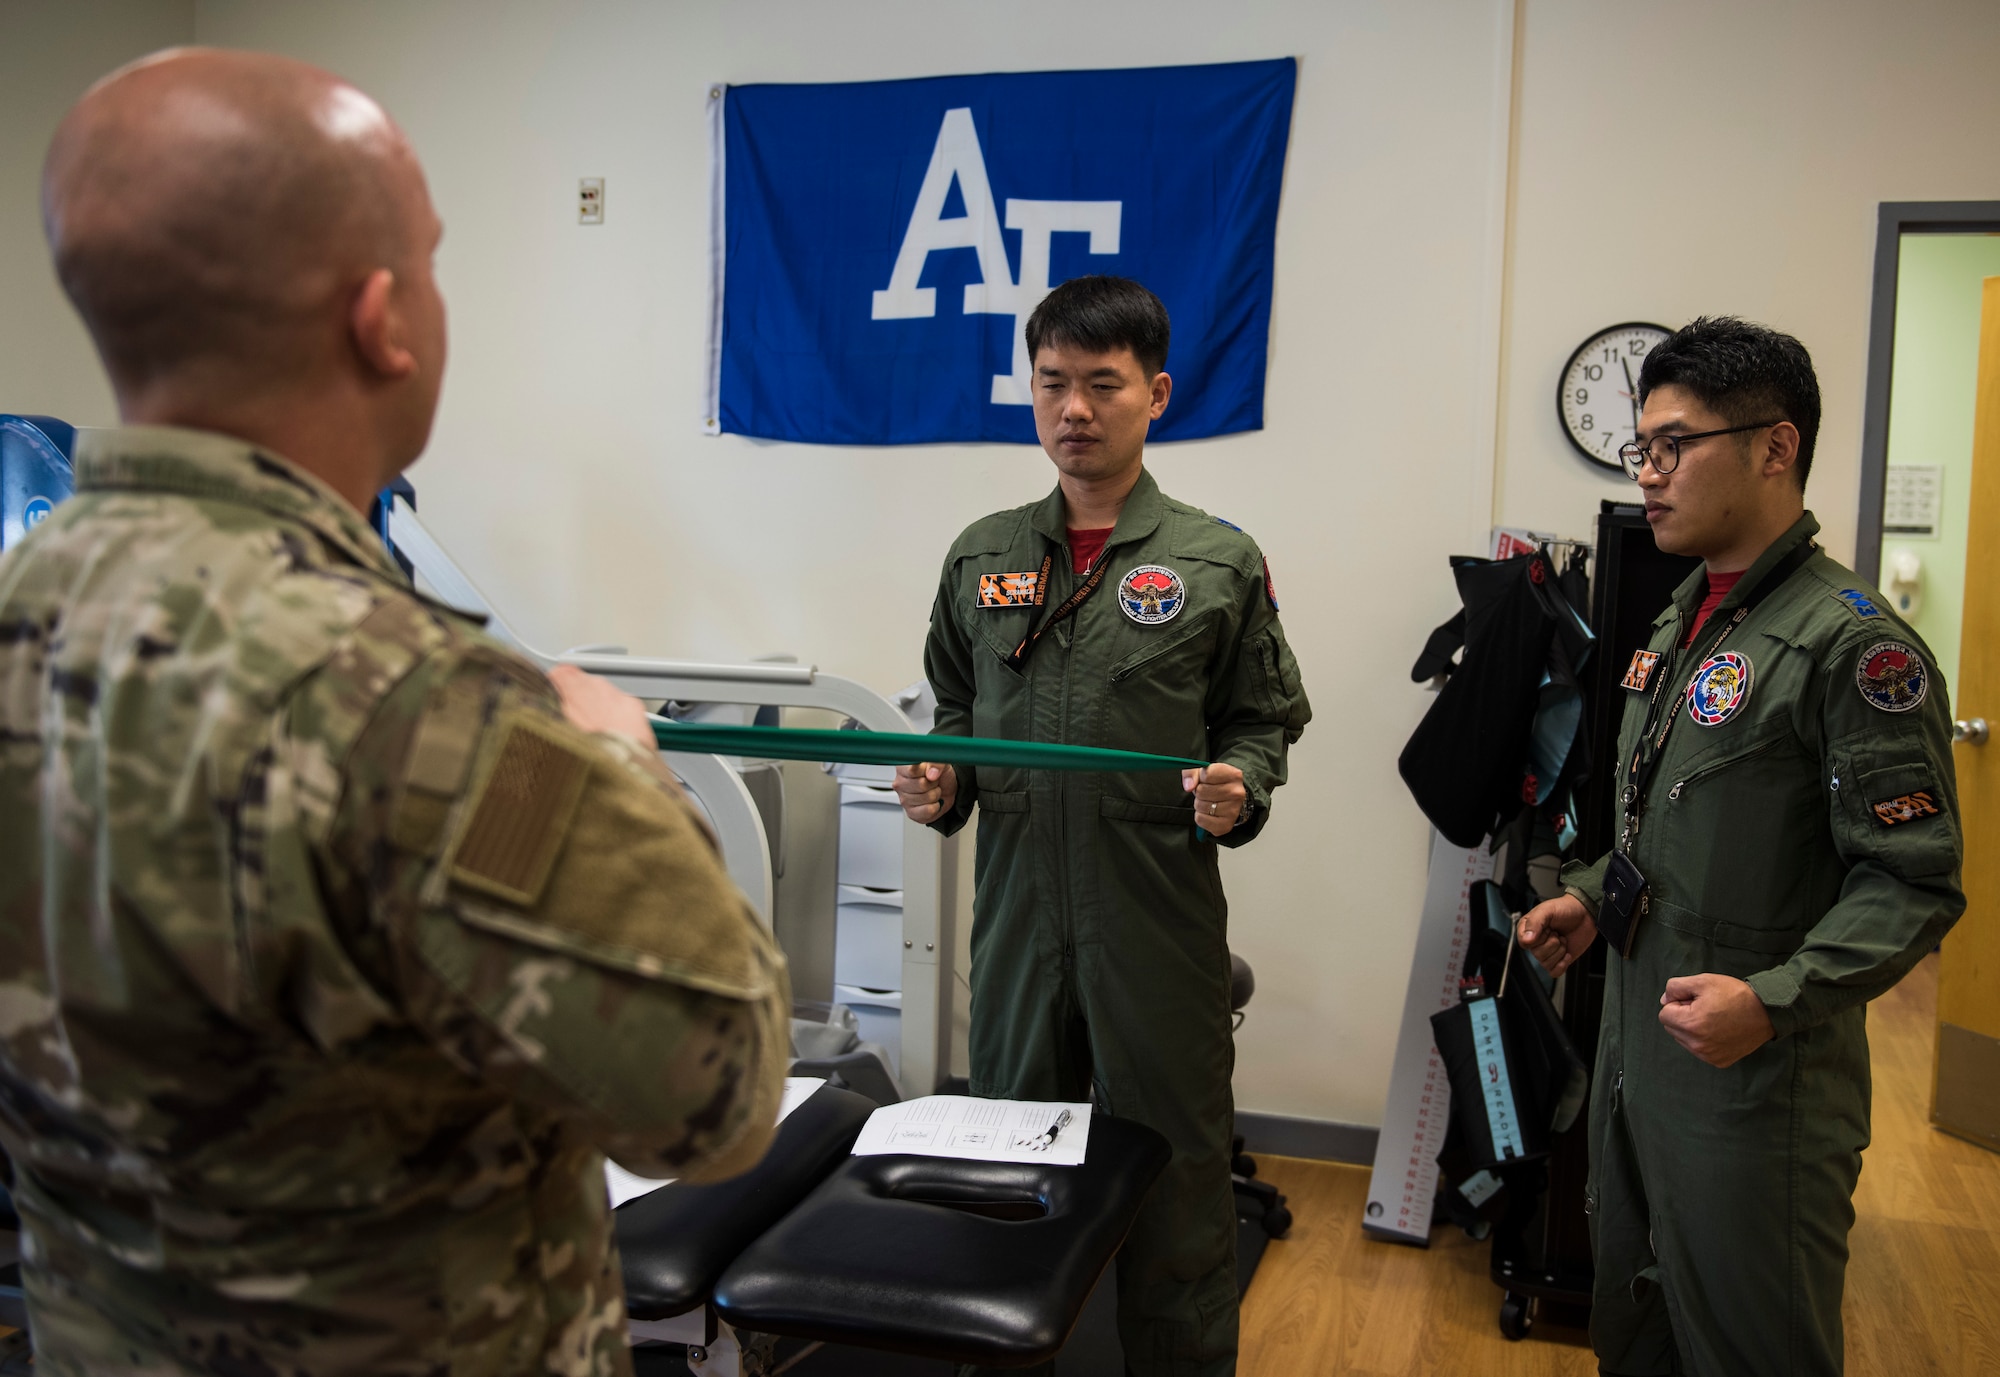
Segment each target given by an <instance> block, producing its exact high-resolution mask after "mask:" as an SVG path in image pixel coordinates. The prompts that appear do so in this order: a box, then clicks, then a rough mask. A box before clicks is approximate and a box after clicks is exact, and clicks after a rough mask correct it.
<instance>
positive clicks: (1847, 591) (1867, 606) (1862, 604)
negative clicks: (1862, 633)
mask: <svg viewBox="0 0 2000 1377" xmlns="http://www.w3.org/2000/svg"><path fill="white" fill-rule="evenodd" d="M1833 596H1834V597H1835V598H1836V599H1837V600H1838V601H1839V602H1840V603H1841V604H1842V605H1843V606H1844V607H1846V608H1847V610H1848V611H1849V612H1852V613H1853V614H1854V615H1855V616H1857V617H1859V618H1861V620H1862V621H1864V622H1865V621H1867V620H1868V619H1869V618H1871V617H1879V616H1881V615H1882V609H1881V608H1879V607H1877V606H1876V605H1875V600H1874V599H1873V598H1871V597H1869V596H1868V595H1867V594H1866V593H1864V592H1862V591H1861V590H1860V589H1859V588H1843V589H1841V590H1840V591H1839V592H1838V593H1835V594H1834V595H1833Z"/></svg>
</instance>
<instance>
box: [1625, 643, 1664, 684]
mask: <svg viewBox="0 0 2000 1377" xmlns="http://www.w3.org/2000/svg"><path fill="white" fill-rule="evenodd" d="M1659 662H1660V652H1659V651H1657V650H1635V651H1633V652H1632V663H1631V664H1629V665H1627V666H1625V677H1624V678H1623V679H1621V680H1620V681H1619V686H1620V687H1621V688H1628V689H1631V690H1632V692H1634V693H1644V692H1645V691H1646V684H1647V682H1648V681H1649V680H1651V679H1652V677H1653V666H1654V665H1657V664H1658V663H1659Z"/></svg>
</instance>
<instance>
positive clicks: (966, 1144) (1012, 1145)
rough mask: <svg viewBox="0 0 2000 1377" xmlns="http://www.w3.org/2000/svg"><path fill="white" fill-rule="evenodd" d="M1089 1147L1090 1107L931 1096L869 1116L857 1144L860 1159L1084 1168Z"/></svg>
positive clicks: (967, 1096) (1034, 1101) (882, 1109)
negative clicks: (909, 1157)
mask: <svg viewBox="0 0 2000 1377" xmlns="http://www.w3.org/2000/svg"><path fill="white" fill-rule="evenodd" d="M1089 1145H1090V1106H1089V1105H1087V1104H1052V1103H1044V1102H1042V1101H1039V1100H981V1099H975V1098H973V1097H972V1096H970V1095H926V1096H925V1097H924V1098H922V1099H920V1100H905V1101H903V1102H902V1103H901V1104H892V1105H884V1106H883V1107H882V1108H880V1109H878V1110H876V1111H875V1112H874V1113H873V1114H871V1115H869V1116H868V1122H867V1124H866V1125H865V1126H864V1127H863V1128H862V1130H861V1137H860V1138H859V1139H858V1140H857V1141H856V1142H855V1144H854V1155H855V1156H856V1157H874V1156H879V1155H881V1154H884V1153H892V1152H906V1153H913V1154H915V1155H916V1156H919V1157H958V1158H963V1159H965V1160H967V1161H972V1162H1051V1163H1054V1164H1055V1165H1056V1166H1060V1167H1080V1166H1082V1165H1083V1153H1084V1149H1085V1148H1087V1147H1088V1146H1089Z"/></svg>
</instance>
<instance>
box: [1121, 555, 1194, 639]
mask: <svg viewBox="0 0 2000 1377" xmlns="http://www.w3.org/2000/svg"><path fill="white" fill-rule="evenodd" d="M1186 603H1187V589H1186V587H1185V586H1184V585H1183V584H1182V583H1181V576H1180V575H1179V574H1176V573H1175V572H1174V571H1173V570H1171V569H1169V568H1167V567H1166V566H1165V565H1164V564H1142V565H1140V566H1139V567H1138V568H1137V569H1134V570H1133V571H1132V572H1131V573H1129V574H1127V575H1126V576H1125V577H1124V578H1122V579H1120V580H1118V605H1119V606H1120V607H1122V608H1124V609H1125V615H1126V616H1128V617H1130V618H1131V619H1132V620H1133V621H1135V622H1137V623H1139V625H1141V626H1158V625H1159V624H1160V623H1161V622H1170V621H1172V620H1173V619H1174V618H1175V617H1177V616H1179V615H1180V610H1181V608H1182V607H1183V606H1184V605H1186Z"/></svg>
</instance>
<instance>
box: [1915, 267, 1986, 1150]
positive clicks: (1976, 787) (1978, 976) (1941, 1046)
mask: <svg viewBox="0 0 2000 1377" xmlns="http://www.w3.org/2000/svg"><path fill="white" fill-rule="evenodd" d="M1967 516H1968V522H1967V527H1966V533H1965V546H1966V549H1965V622H1964V630H1963V632H1962V633H1961V635H1960V639H1959V661H1958V683H1956V684H1954V685H1952V690H1953V693H1952V714H1953V716H1955V717H1957V718H1958V719H1959V720H1960V721H1961V722H1964V723H1972V722H1973V721H1974V720H1975V719H1983V720H1984V722H1985V723H1986V724H1987V726H1988V731H1987V733H1986V739H1985V740H1984V741H1978V742H1975V740H1974V739H1973V737H1974V736H1976V735H1977V732H1976V731H1975V732H1974V733H1973V734H1972V735H1970V736H1968V737H1967V738H1966V739H1964V740H1961V741H1960V742H1959V743H1958V744H1957V745H1956V746H1954V747H1953V748H1952V749H1953V752H1954V754H1955V756H1956V764H1957V767H1958V802H1959V810H1960V820H1961V822H1962V824H1963V826H1964V828H1965V899H1966V909H1965V916H1964V917H1962V918H1960V919H1959V920H1958V926H1957V927H1955V928H1953V929H1952V930H1951V933H1950V935H1949V936H1947V937H1946V938H1945V939H1944V955H1943V958H1942V960H1941V962H1940V964H1939V968H1938V1038H1937V1060H1936V1063H1935V1066H1936V1069H1935V1073H1934V1075H1933V1078H1932V1081H1931V1122H1932V1123H1934V1124H1936V1125H1937V1126H1938V1127H1939V1128H1942V1129H1945V1130H1947V1131H1948V1132H1951V1133H1955V1134H1958V1135H1959V1136H1961V1137H1964V1138H1970V1139H1972V1140H1973V1141H1974V1142H1978V1143H1984V1144H1985V1145H1986V1146H1988V1147H1991V1148H1996V1149H2000V742H1996V741H1994V740H1993V739H1992V738H1993V736H1994V735H1995V734H1997V733H2000V277H1989V278H1987V279H1986V283H1985V289H1984V298H1983V300H1982V303H1981V307H1980V317H1979V401H1978V410H1977V412H1976V414H1975V419H1974V422H1973V436H1972V500H1971V508H1970V511H1969V512H1968V513H1967Z"/></svg>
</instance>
